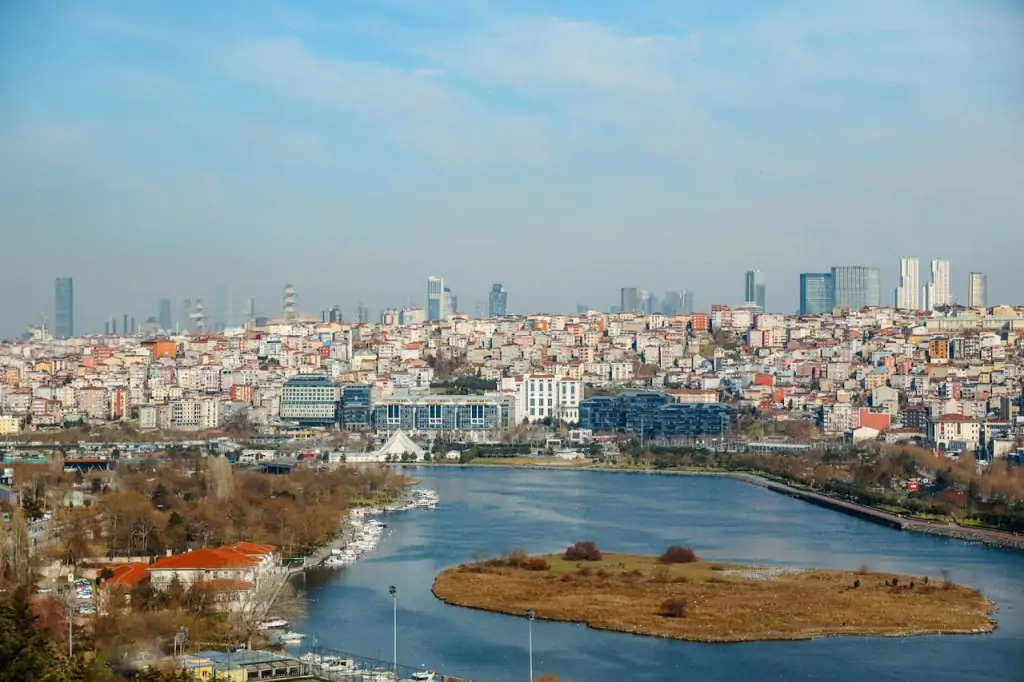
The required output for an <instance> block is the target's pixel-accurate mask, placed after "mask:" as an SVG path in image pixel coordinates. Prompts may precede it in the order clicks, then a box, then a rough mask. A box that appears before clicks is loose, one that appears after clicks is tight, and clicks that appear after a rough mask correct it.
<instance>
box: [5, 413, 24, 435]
mask: <svg viewBox="0 0 1024 682" xmlns="http://www.w3.org/2000/svg"><path fill="white" fill-rule="evenodd" d="M21 422H22V418H21V417H15V416H14V415H10V414H0V436H9V435H11V434H12V433H19V432H20V431H21Z"/></svg>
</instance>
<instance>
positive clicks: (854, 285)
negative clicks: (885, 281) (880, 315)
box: [832, 265, 882, 310]
mask: <svg viewBox="0 0 1024 682" xmlns="http://www.w3.org/2000/svg"><path fill="white" fill-rule="evenodd" d="M881 280H882V277H881V273H880V272H879V270H878V268H872V267H867V266H864V265H840V266H836V267H833V268H832V291H833V300H834V303H835V305H834V307H836V308H848V309H849V310H860V309H861V308H865V307H867V306H880V305H882V288H881Z"/></svg>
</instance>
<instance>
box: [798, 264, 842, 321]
mask: <svg viewBox="0 0 1024 682" xmlns="http://www.w3.org/2000/svg"><path fill="white" fill-rule="evenodd" d="M834 305H835V288H834V286H833V281H832V275H831V274H830V273H828V272H805V273H802V274H801V275H800V314H801V315H828V314H829V313H831V312H832V308H833V307H834Z"/></svg>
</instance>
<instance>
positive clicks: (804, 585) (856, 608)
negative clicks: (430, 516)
mask: <svg viewBox="0 0 1024 682" xmlns="http://www.w3.org/2000/svg"><path fill="white" fill-rule="evenodd" d="M581 545H583V546H585V547H586V546H589V547H590V548H592V549H593V550H594V552H596V554H588V553H587V552H586V551H584V552H582V553H580V552H574V549H578V548H579V547H580V546H581ZM673 552H674V555H673ZM580 556H589V558H590V560H587V559H580V558H579V557H580ZM433 592H434V595H435V596H436V597H437V598H438V599H440V600H442V601H444V602H445V603H448V604H452V605H456V606H465V607H470V608H476V609H482V610H486V611H494V612H498V613H507V614H512V615H517V616H524V615H525V614H526V612H527V611H533V612H534V614H535V617H536V618H538V619H547V620H559V621H569V622H580V623H586V624H587V625H588V626H590V627H592V628H596V629H601V630H615V631H618V632H627V633H631V634H636V635H647V636H654V637H667V638H672V639H682V640H688V641H694V642H748V641H761V640H793V639H810V638H813V637H826V636H838V635H861V636H868V635H870V636H891V637H902V636H907V635H928V634H968V633H982V632H991V631H992V630H993V629H994V628H995V623H994V621H993V620H992V619H991V618H990V617H989V613H990V612H991V611H992V609H993V608H994V606H993V604H992V603H991V602H990V601H989V600H988V599H986V598H985V597H984V596H983V595H982V594H981V593H980V592H978V591H977V590H974V589H971V588H968V587H964V586H961V585H956V584H953V583H951V582H949V581H948V580H929V579H928V578H926V577H921V576H906V575H895V574H891V573H875V572H871V571H869V570H868V569H867V567H862V568H861V569H860V570H858V571H837V570H817V569H814V570H805V569H791V568H780V567H765V566H741V565H731V564H722V563H712V562H707V561H701V560H700V559H699V558H698V557H697V556H696V555H694V554H693V552H692V551H690V550H688V549H685V548H680V547H674V548H669V550H668V551H667V552H666V554H665V555H663V556H662V557H645V556H635V555H627V554H604V555H602V554H601V553H600V552H599V551H598V550H597V549H596V547H594V546H593V543H577V544H576V545H574V546H573V547H570V548H569V549H568V550H567V551H566V554H565V555H549V556H537V557H529V556H526V555H525V553H523V552H522V551H520V550H510V552H509V553H508V554H507V555H506V556H505V557H502V558H496V559H488V560H485V561H480V562H477V563H473V564H463V565H460V566H455V567H453V568H449V569H448V570H446V571H444V572H442V573H441V574H440V575H438V576H437V578H436V579H435V580H434V586H433Z"/></svg>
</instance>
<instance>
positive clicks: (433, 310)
mask: <svg viewBox="0 0 1024 682" xmlns="http://www.w3.org/2000/svg"><path fill="white" fill-rule="evenodd" d="M444 314H445V310H444V278H443V277H435V276H434V275H431V276H430V277H427V319H428V320H431V321H436V320H440V319H443V318H444Z"/></svg>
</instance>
